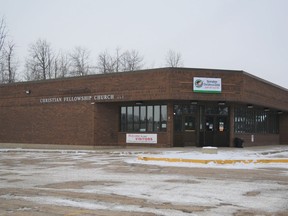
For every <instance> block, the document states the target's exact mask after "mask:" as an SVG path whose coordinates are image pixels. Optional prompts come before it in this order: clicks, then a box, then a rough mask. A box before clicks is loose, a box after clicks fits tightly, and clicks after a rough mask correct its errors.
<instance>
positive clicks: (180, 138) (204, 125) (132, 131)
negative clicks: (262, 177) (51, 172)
mask: <svg viewBox="0 0 288 216" xmlns="http://www.w3.org/2000/svg"><path fill="white" fill-rule="evenodd" d="M287 93H288V91H287V89H285V88H281V87H279V86H276V85H274V84H272V83H269V82H267V81H265V80H262V79H260V78H257V77H255V76H253V75H251V74H248V73H246V72H244V71H232V70H231V71H230V70H214V69H190V68H159V69H150V70H141V71H135V72H123V73H111V74H101V75H90V76H85V77H73V78H65V79H56V80H45V81H35V82H23V83H14V84H5V85H0V142H2V143H37V144H70V145H90V146H127V145H129V146H153V147H154V146H156V147H175V146H178V147H180V146H207V145H209V146H231V147H232V146H234V139H235V138H236V137H238V138H241V139H244V141H245V146H250V145H268V144H270V145H271V144H288V133H287V131H288V94H287Z"/></svg>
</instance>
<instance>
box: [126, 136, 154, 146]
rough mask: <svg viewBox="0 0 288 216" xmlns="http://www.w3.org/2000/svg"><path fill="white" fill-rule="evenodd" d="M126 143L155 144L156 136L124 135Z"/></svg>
mask: <svg viewBox="0 0 288 216" xmlns="http://www.w3.org/2000/svg"><path fill="white" fill-rule="evenodd" d="M126 143H149V144H156V143H157V134H126Z"/></svg>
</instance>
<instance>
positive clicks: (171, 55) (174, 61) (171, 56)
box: [166, 50, 183, 67]
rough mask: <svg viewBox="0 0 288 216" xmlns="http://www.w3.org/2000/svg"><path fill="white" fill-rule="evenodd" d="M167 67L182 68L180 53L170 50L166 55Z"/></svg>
mask: <svg viewBox="0 0 288 216" xmlns="http://www.w3.org/2000/svg"><path fill="white" fill-rule="evenodd" d="M166 66H168V67H182V66H183V61H182V56H181V54H180V53H178V52H175V51H174V50H169V51H168V53H167V55H166Z"/></svg>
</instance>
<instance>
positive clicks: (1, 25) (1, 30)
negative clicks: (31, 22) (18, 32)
mask: <svg viewBox="0 0 288 216" xmlns="http://www.w3.org/2000/svg"><path fill="white" fill-rule="evenodd" d="M6 37H7V29H6V23H5V19H4V18H3V17H2V18H1V20H0V53H1V51H2V49H3V47H4V44H5V39H6Z"/></svg>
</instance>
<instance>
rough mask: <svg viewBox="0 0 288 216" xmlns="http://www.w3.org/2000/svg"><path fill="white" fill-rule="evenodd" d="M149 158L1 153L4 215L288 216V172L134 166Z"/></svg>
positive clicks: (124, 153) (127, 153)
mask: <svg viewBox="0 0 288 216" xmlns="http://www.w3.org/2000/svg"><path fill="white" fill-rule="evenodd" d="M160 151H161V150H159V149H157V150H155V151H154V152H152V153H153V154H158V153H159V152H160ZM143 153H147V149H136V150H127V149H114V150H112V149H111V150H94V151H89V150H85V151H80V150H51V151H50V150H32V149H30V150H23V149H12V150H11V149H10V150H8V149H4V150H3V149H2V150H0V182H1V184H0V215H21V216H26V215H27V216H28V215H29V216H31V215H49V216H51V215H52V216H56V215H65V216H76V215H103V216H106V215H107V216H110V215H112V216H114V215H124V216H126V215H127V216H128V215H129V216H132V215H133V216H137V215H143V216H148V215H149V216H150V215H165V216H166V215H169V216H170V215H175V216H177V215H179V216H188V215H235V216H240V215H267V216H268V215H269V216H272V215H276V216H277V215H278V216H284V215H285V216H286V215H288V196H287V194H288V167H286V168H285V166H284V167H283V166H282V167H269V166H268V167H261V168H256V169H233V168H228V169H227V168H226V169H222V168H211V167H206V168H203V167H185V166H183V167H181V166H178V167H173V166H170V165H167V166H161V165H155V164H154V165H153V164H145V163H139V162H136V159H137V156H138V155H140V154H143ZM149 153H151V152H149ZM134 162H135V163H134Z"/></svg>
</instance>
